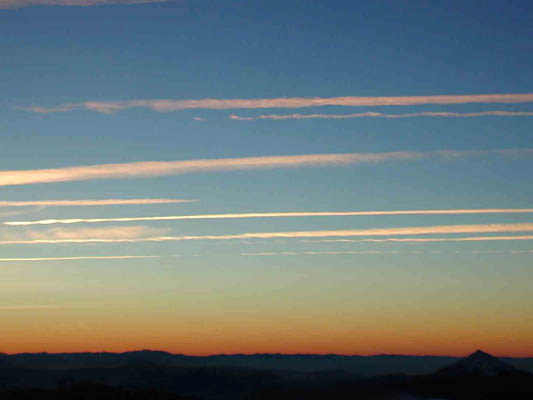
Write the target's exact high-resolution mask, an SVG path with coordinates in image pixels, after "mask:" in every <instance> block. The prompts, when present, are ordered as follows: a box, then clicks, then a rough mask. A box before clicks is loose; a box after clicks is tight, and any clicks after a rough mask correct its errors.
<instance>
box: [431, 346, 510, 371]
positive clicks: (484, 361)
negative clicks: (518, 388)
mask: <svg viewBox="0 0 533 400" xmlns="http://www.w3.org/2000/svg"><path fill="white" fill-rule="evenodd" d="M512 371H515V368H514V367H512V366H510V365H508V364H506V363H504V362H503V361H501V360H500V359H498V358H497V357H494V356H492V355H490V354H488V353H485V352H484V351H482V350H476V351H475V352H474V353H472V354H470V355H469V356H468V357H466V358H463V359H461V360H459V361H457V362H456V363H454V364H452V365H450V366H449V367H447V368H443V369H441V370H439V371H437V374H438V375H447V376H461V375H482V376H497V375H500V374H503V373H507V372H512Z"/></svg>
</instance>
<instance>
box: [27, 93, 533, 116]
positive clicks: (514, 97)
mask: <svg viewBox="0 0 533 400" xmlns="http://www.w3.org/2000/svg"><path fill="white" fill-rule="evenodd" d="M532 101H533V93H510V94H467V95H436V96H388V97H383V96H380V97H361V96H344V97H289V98H285V97H281V98H270V99H264V98H263V99H210V98H207V99H196V100H191V99H186V100H176V99H148V100H128V101H86V102H83V103H69V104H62V105H59V106H56V107H40V106H32V107H25V108H23V109H24V110H26V111H32V112H36V113H42V114H47V113H57V112H68V111H73V110H78V109H85V110H90V111H96V112H101V113H106V114H111V113H113V112H116V111H121V110H126V109H129V108H135V107H140V108H147V109H150V110H153V111H157V112H171V111H179V110H187V109H211V110H226V109H239V108H241V109H258V108H303V107H322V106H351V107H365V106H410V105H420V104H466V103H529V102H532Z"/></svg>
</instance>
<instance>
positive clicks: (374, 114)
mask: <svg viewBox="0 0 533 400" xmlns="http://www.w3.org/2000/svg"><path fill="white" fill-rule="evenodd" d="M420 117H440V118H475V117H533V112H531V111H480V112H472V113H457V112H431V111H427V112H417V113H407V114H385V113H380V112H370V111H369V112H362V113H352V114H285V115H280V114H267V115H259V116H257V117H243V116H239V115H235V114H231V115H230V119H233V120H236V121H257V120H261V119H270V120H274V121H283V120H288V119H350V118H387V119H396V118H420Z"/></svg>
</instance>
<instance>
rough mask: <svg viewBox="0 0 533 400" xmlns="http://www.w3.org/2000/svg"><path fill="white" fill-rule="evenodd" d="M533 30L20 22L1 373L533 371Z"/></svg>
mask: <svg viewBox="0 0 533 400" xmlns="http://www.w3.org/2000/svg"><path fill="white" fill-rule="evenodd" d="M532 18H533V4H531V2H529V1H526V0H524V1H522V0H517V1H513V2H500V1H491V0H487V1H472V2H464V1H446V2H444V1H434V2H427V1H418V0H414V1H385V0H384V1H373V2H353V1H344V0H337V1H318V0H293V1H290V2H287V1H278V0H269V1H234V0H219V1H214V0H213V1H210V0H159V1H155V0H135V1H134V0H122V1H120V0H77V1H76V0H0V48H1V49H2V50H1V55H2V56H1V59H0V72H1V74H2V79H1V80H0V93H1V94H0V352H5V353H18V352H41V351H47V352H73V351H104V350H105V351H126V350H137V349H158V350H166V351H170V352H174V353H184V354H194V355H206V354H219V353H226V354H230V353H231V354H232V353H289V354H293V353H320V354H327V353H338V354H361V355H369V354H381V353H389V354H436V355H437V354H440V355H466V354H468V353H470V352H472V351H473V350H475V349H477V348H482V349H483V350H485V351H488V352H491V353H493V354H496V355H500V356H533V342H532V341H531V337H533V319H532V318H531V309H532V308H533V296H531V292H532V291H533V272H532V270H531V265H532V261H533V245H532V240H533V180H532V175H531V171H532V170H533V140H532V138H531V127H532V121H533V118H532V117H533V81H532V77H533V52H531V37H532V35H533V25H532V24H531V23H530V21H531V20H532Z"/></svg>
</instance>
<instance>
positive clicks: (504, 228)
mask: <svg viewBox="0 0 533 400" xmlns="http://www.w3.org/2000/svg"><path fill="white" fill-rule="evenodd" d="M529 231H533V223H519V224H479V225H436V226H414V227H401V228H378V229H353V230H330V231H296V232H253V233H242V234H233V235H201V236H157V237H145V238H118V239H113V238H80V239H54V238H51V239H32V240H7V241H0V245H17V244H59V243H80V244H81V243H139V242H167V241H188V240H233V239H272V238H307V237H317V238H318V237H349V236H393V235H426V234H430V235H433V234H453V233H474V232H475V233H481V232H483V233H489V232H491V233H495V232H529Z"/></svg>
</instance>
